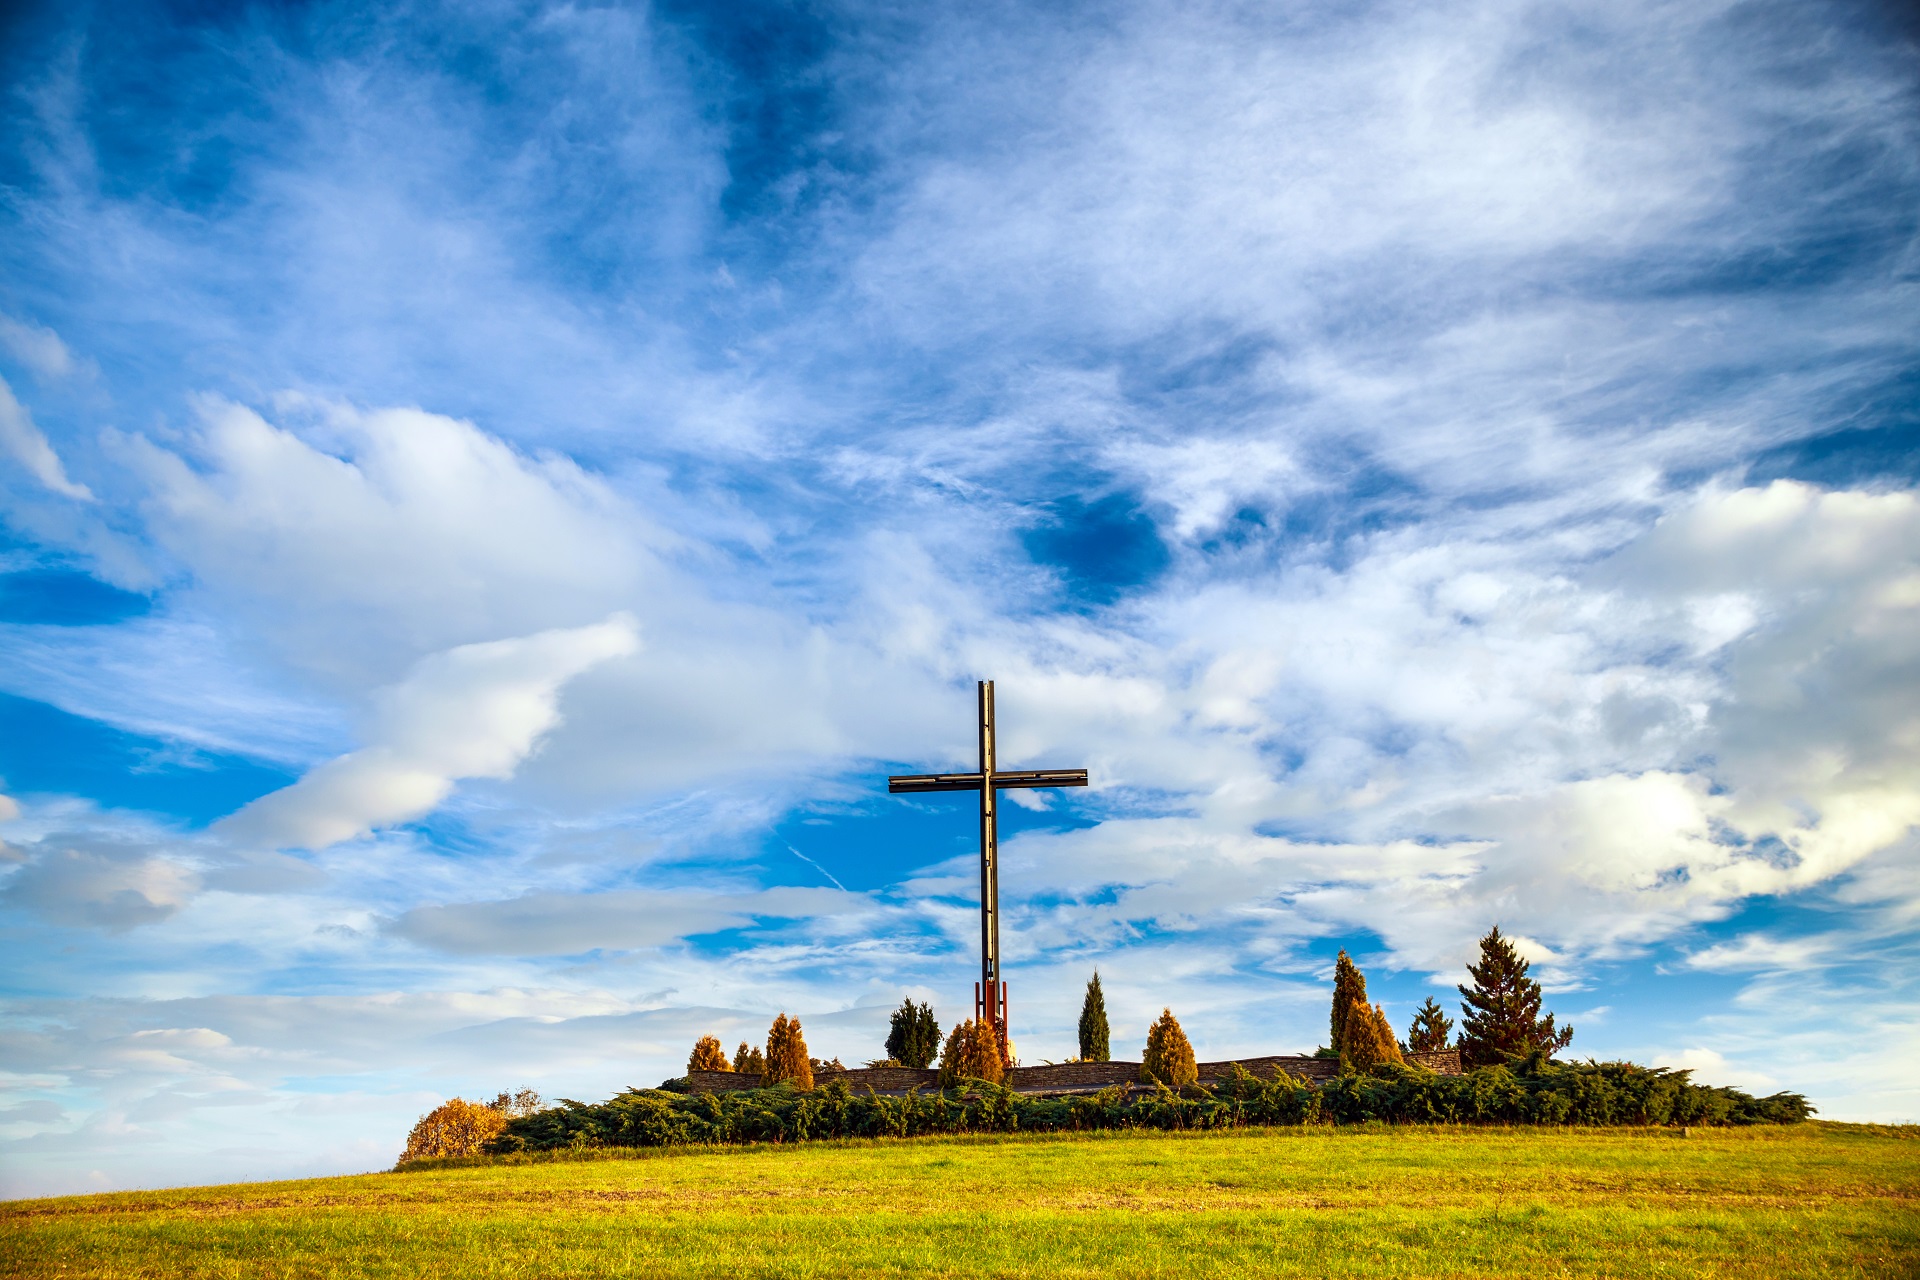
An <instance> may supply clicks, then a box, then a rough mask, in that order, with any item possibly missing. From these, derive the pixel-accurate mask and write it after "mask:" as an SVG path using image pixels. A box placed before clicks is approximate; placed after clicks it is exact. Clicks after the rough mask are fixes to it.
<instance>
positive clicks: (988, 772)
mask: <svg viewBox="0 0 1920 1280" xmlns="http://www.w3.org/2000/svg"><path fill="white" fill-rule="evenodd" d="M993 768H994V743H993V681H991V680H982V681H981V682H980V777H981V779H982V785H981V787H980V992H981V995H982V996H983V997H984V998H985V1012H986V1017H987V1021H988V1022H989V1023H993V1024H995V1025H998V1023H999V1021H1000V1017H999V1012H1000V1001H999V1000H997V999H995V995H996V993H997V992H998V991H999V987H998V986H997V985H996V984H998V983H999V981H1000V813H999V810H998V809H997V808H996V807H995V804H994V799H995V796H994V790H993V786H992V778H993ZM974 1006H975V1007H974V1016H975V1017H976V1018H977V1017H979V1016H980V1013H981V1011H982V1008H981V1002H980V1001H979V1000H976V1001H975V1002H974Z"/></svg>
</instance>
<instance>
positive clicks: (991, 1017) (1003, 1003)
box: [973, 982, 1012, 1040]
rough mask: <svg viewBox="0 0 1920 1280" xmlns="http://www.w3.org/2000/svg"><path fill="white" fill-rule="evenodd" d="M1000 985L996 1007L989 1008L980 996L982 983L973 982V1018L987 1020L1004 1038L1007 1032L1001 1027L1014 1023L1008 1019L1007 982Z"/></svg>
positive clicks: (995, 1002) (981, 1020)
mask: <svg viewBox="0 0 1920 1280" xmlns="http://www.w3.org/2000/svg"><path fill="white" fill-rule="evenodd" d="M999 986H1000V991H999V998H998V999H996V1000H995V1001H994V1002H993V1003H994V1007H993V1008H991V1009H989V1008H987V1006H986V1002H985V1001H983V1000H982V999H981V998H980V984H979V983H977V982H976V983H974V984H973V1020H974V1021H975V1022H985V1023H987V1024H989V1025H990V1026H992V1027H993V1028H994V1030H996V1031H1000V1033H1001V1035H1000V1038H1001V1039H1003V1040H1004V1039H1005V1038H1006V1033H1005V1031H1004V1030H1001V1029H1002V1028H1004V1027H1008V1026H1011V1025H1012V1024H1011V1023H1010V1022H1008V1021H1007V984H1006V983H1004V982H1002V983H1000V984H999Z"/></svg>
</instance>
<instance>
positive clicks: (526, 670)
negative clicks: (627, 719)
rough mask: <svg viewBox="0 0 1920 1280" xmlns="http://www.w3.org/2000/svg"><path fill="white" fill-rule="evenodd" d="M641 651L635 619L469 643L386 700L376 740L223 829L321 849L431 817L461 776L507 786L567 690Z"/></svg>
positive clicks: (259, 840)
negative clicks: (577, 678)
mask: <svg viewBox="0 0 1920 1280" xmlns="http://www.w3.org/2000/svg"><path fill="white" fill-rule="evenodd" d="M638 648H639V630H638V627H637V625H636V624H635V622H634V621H633V619H632V618H631V617H629V616H627V615H624V614H616V615H615V616H613V617H611V618H609V619H607V620H606V621H605V622H600V623H596V624H594V625H592V626H586V627H575V628H571V629H564V630H555V631H543V632H540V633H538V634H536V635H531V636H523V637H521V638H519V639H514V640H495V641H490V642H487V643H484V644H470V645H462V646H460V647H458V648H454V649H449V650H448V651H446V652H445V653H440V654H435V655H434V656H432V657H430V658H427V659H424V660H423V661H421V662H420V663H419V664H418V665H417V666H416V667H415V668H414V669H413V671H412V672H410V673H409V674H408V676H407V678H406V680H404V681H403V682H401V683H400V684H398V685H395V686H394V687H392V688H390V689H387V690H385V691H384V692H383V693H381V694H380V695H379V696H378V699H377V701H378V704H379V712H378V716H377V718H376V721H375V725H374V729H373V735H372V736H373V741H372V742H370V743H369V744H368V745H367V746H365V747H363V748H361V749H360V750H358V751H355V752H352V753H350V754H348V755H344V756H341V757H339V758H338V759H335V760H331V761H329V762H327V763H326V764H323V765H321V766H320V767H318V768H317V769H314V770H313V771H312V772H310V773H308V774H307V775H306V776H305V777H303V778H301V779H300V781H298V782H296V783H294V784H293V785H292V786H290V787H287V788H284V789H283V790H280V791H275V792H273V793H272V794H270V795H266V796H262V797H261V798H260V799H258V800H255V801H253V802H252V803H251V804H249V805H247V806H246V807H245V808H244V809H242V810H240V811H239V812H238V813H236V814H233V815H231V816H230V817H227V818H224V819H222V820H221V821H220V822H219V824H217V826H216V828H215V830H216V831H218V832H219V833H220V834H222V835H225V836H227V837H229V838H231V839H233V840H236V841H238V842H240V843H242V844H249V845H262V846H267V847H275V848H278V847H287V846H295V847H300V848H308V849H322V848H325V847H327V846H328V845H332V844H338V843H339V842H340V841H342V840H350V839H353V838H354V837H355V836H360V835H364V834H366V833H367V832H369V831H371V830H373V829H374V828H376V827H381V826H387V825H390V824H392V823H396V822H405V821H407V820H409V819H411V818H417V817H420V816H422V815H424V814H426V813H429V812H431V811H432V810H433V809H434V808H435V807H437V806H438V805H439V804H440V802H441V801H442V800H444V799H446V797H447V796H448V795H449V794H450V793H451V792H452V790H453V787H454V784H455V783H456V782H457V781H459V780H460V779H462V778H510V777H512V776H513V773H514V770H515V769H517V768H518V767H519V765H520V762H521V761H522V760H524V759H526V757H527V756H528V755H529V754H531V753H532V752H533V751H534V750H535V749H536V747H537V746H538V745H539V743H540V740H541V738H542V737H543V735H545V734H547V733H548V732H549V731H551V730H552V729H553V728H554V727H555V726H556V725H558V724H559V723H560V710H559V696H560V689H561V687H562V686H563V685H565V684H566V683H567V681H569V680H571V679H573V678H574V677H575V676H578V675H579V674H580V673H582V672H584V671H586V670H588V669H589V668H591V667H594V666H597V665H599V664H600V663H603V662H606V661H609V660H611V659H614V658H620V657H626V656H628V655H630V654H632V653H634V652H636V651H637V650H638Z"/></svg>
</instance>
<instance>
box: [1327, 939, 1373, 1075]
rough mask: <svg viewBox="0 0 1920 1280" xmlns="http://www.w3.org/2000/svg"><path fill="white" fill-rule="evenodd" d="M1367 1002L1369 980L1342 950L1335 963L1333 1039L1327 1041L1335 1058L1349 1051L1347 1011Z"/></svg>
mask: <svg viewBox="0 0 1920 1280" xmlns="http://www.w3.org/2000/svg"><path fill="white" fill-rule="evenodd" d="M1366 1002H1367V980H1366V978H1365V977H1364V976H1363V975H1362V974H1361V972H1360V970H1359V968H1358V967H1356V966H1355V965H1354V963H1353V961H1352V960H1351V959H1349V958H1348V956H1347V953H1346V951H1345V950H1344V949H1342V950H1341V952H1340V958H1339V959H1337V960H1335V961H1334V962H1333V1018H1332V1030H1333V1038H1332V1039H1330V1040H1328V1041H1327V1046H1328V1047H1329V1048H1330V1049H1332V1050H1333V1056H1335V1057H1338V1056H1339V1055H1341V1054H1343V1053H1345V1052H1346V1049H1347V1011H1348V1010H1349V1009H1351V1008H1352V1007H1353V1006H1354V1005H1356V1004H1362V1005H1364V1004H1365V1003H1366Z"/></svg>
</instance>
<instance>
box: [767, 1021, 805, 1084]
mask: <svg viewBox="0 0 1920 1280" xmlns="http://www.w3.org/2000/svg"><path fill="white" fill-rule="evenodd" d="M782 1080H785V1081H787V1082H789V1083H790V1084H792V1085H793V1087H794V1088H796V1089H811V1088H813V1060H812V1059H811V1058H809V1057H807V1042H806V1040H805V1039H804V1038H803V1037H802V1036H801V1034H800V1019H798V1018H789V1017H788V1016H787V1015H786V1014H784V1013H782V1014H781V1015H780V1016H779V1017H777V1018H775V1019H774V1020H773V1026H772V1028H770V1029H769V1030H768V1032H767V1068H766V1071H765V1072H764V1073H762V1076H761V1080H760V1083H762V1084H779V1083H780V1082H781V1081H782Z"/></svg>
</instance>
